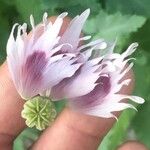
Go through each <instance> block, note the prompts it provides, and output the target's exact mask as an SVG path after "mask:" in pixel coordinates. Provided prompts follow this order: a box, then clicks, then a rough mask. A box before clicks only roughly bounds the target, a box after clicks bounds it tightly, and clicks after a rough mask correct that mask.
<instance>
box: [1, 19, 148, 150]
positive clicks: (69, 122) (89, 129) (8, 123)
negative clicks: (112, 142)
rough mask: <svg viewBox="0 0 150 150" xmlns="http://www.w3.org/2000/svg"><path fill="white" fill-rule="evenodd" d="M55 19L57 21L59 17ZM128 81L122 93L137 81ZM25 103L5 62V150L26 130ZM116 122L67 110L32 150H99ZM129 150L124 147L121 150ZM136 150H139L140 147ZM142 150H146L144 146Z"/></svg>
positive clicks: (3, 120)
mask: <svg viewBox="0 0 150 150" xmlns="http://www.w3.org/2000/svg"><path fill="white" fill-rule="evenodd" d="M51 20H55V17H52V18H51ZM68 22H69V19H68V20H66V21H65V22H64V25H63V27H64V28H63V29H62V31H61V32H63V31H64V30H65V28H66V26H67V24H68ZM39 32H40V31H39ZM125 78H131V79H132V82H131V83H130V84H129V86H128V87H124V88H123V89H122V93H125V94H130V93H131V91H132V89H133V81H134V79H133V73H132V71H130V72H129V73H128V74H126V76H125ZM23 104H24V100H22V99H21V97H20V96H19V94H18V93H17V91H16V89H15V87H14V85H13V82H12V80H11V77H10V74H9V71H8V67H7V64H6V62H5V63H4V64H3V65H2V66H1V67H0V148H1V149H2V150H10V149H12V145H13V141H14V140H15V138H16V136H17V135H18V134H19V133H20V132H21V131H22V130H23V129H24V128H26V125H25V122H24V120H23V119H22V118H21V111H22V109H23ZM116 115H119V113H117V114H116ZM114 122H115V120H114V119H103V118H99V117H92V116H87V115H84V114H80V113H77V112H74V111H72V110H71V109H69V108H65V109H64V110H63V112H62V113H61V114H60V115H59V116H58V118H57V119H56V121H55V122H54V124H53V125H52V126H51V127H49V128H47V129H46V130H45V131H44V132H43V134H42V135H41V136H40V138H39V139H38V140H37V142H36V143H35V144H34V145H33V147H32V149H33V150H48V149H50V150H96V149H97V147H98V146H99V143H100V142H101V141H102V139H103V137H104V136H105V135H106V134H107V132H108V131H109V130H110V129H111V127H112V126H113V124H114ZM128 144H133V143H128ZM135 145H137V144H135ZM125 149H126V150H127V148H125ZM125 149H123V147H122V148H120V149H119V150H125ZM135 149H136V150H138V149H137V148H136V146H135ZM128 150H129V149H128ZM132 150H134V148H132ZM139 150H140V149H139ZM141 150H144V146H143V149H142V148H141ZM145 150H146V148H145Z"/></svg>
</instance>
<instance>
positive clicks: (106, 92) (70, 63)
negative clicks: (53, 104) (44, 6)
mask: <svg viewBox="0 0 150 150" xmlns="http://www.w3.org/2000/svg"><path fill="white" fill-rule="evenodd" d="M89 13H90V10H89V9H87V10H85V11H84V12H83V13H82V14H81V15H79V16H76V17H75V18H74V19H73V20H72V21H71V22H70V24H69V26H68V27H67V29H66V30H65V32H64V33H63V34H62V35H60V29H61V26H62V23H63V19H64V17H65V16H66V15H67V13H62V14H61V15H59V16H58V17H57V19H56V20H55V22H54V23H53V24H52V23H51V22H48V20H47V13H45V14H44V16H43V23H41V24H40V25H39V26H37V27H35V25H34V19H33V17H32V16H31V17H30V22H31V25H32V30H33V31H32V35H31V36H27V32H26V28H27V25H26V24H23V25H22V26H20V25H19V26H18V33H17V37H16V39H15V38H14V35H13V34H14V30H15V28H16V26H17V25H18V24H15V25H14V26H13V28H12V32H11V34H10V37H9V40H8V43H7V62H8V67H9V70H10V73H11V76H12V79H13V82H14V84H15V87H16V89H17V91H18V92H19V94H20V95H21V96H22V97H23V98H24V99H31V98H33V97H35V96H38V95H41V96H48V97H50V99H51V100H53V101H56V100H61V99H64V98H65V99H67V101H68V103H69V106H70V107H71V108H73V109H74V110H78V111H81V112H83V113H86V114H89V115H94V116H100V117H105V118H109V117H115V116H114V115H113V114H112V112H114V111H119V110H123V109H125V108H134V109H135V107H133V106H132V105H131V104H127V103H125V102H122V101H121V100H122V99H124V98H129V99H131V100H132V101H135V102H137V103H143V102H144V100H143V99H142V98H140V97H137V96H129V95H123V94H121V93H119V91H120V90H121V88H122V86H124V85H128V84H129V82H130V79H126V80H123V77H124V75H125V74H126V73H127V72H128V71H129V70H130V69H131V67H132V65H133V64H132V63H131V64H129V65H128V67H127V68H126V69H125V66H126V64H127V63H128V62H129V60H130V59H128V58H127V57H128V56H130V55H131V54H132V53H133V52H134V51H135V49H136V47H137V45H138V44H137V43H133V44H131V45H130V46H129V48H128V49H127V50H126V51H125V52H124V53H123V54H118V53H114V52H113V49H114V44H111V45H109V44H108V43H106V42H105V41H104V40H103V39H98V40H95V41H92V42H89V43H86V44H84V45H80V42H81V41H85V40H89V39H90V38H91V37H90V36H85V37H80V35H81V30H82V28H83V25H84V23H85V21H86V19H87V17H88V16H89ZM39 30H40V31H42V32H40V33H39ZM82 43H83V42H82ZM106 47H107V49H108V50H107V51H106V52H105V53H102V50H103V49H105V48H106ZM105 50H106V49H105ZM98 53H100V55H98Z"/></svg>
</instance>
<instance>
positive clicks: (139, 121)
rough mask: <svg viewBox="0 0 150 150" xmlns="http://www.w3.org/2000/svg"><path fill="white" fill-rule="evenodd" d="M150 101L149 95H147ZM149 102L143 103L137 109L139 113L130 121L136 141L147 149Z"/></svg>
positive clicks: (149, 145)
mask: <svg viewBox="0 0 150 150" xmlns="http://www.w3.org/2000/svg"><path fill="white" fill-rule="evenodd" d="M149 99H150V95H149ZM149 114H150V101H149V102H145V104H144V105H142V106H141V107H140V108H139V113H138V114H137V115H136V117H135V118H134V120H133V121H132V128H133V129H134V131H135V134H136V138H137V140H139V141H141V142H142V143H143V144H145V145H146V146H147V147H149V148H150V142H149V141H150V118H149Z"/></svg>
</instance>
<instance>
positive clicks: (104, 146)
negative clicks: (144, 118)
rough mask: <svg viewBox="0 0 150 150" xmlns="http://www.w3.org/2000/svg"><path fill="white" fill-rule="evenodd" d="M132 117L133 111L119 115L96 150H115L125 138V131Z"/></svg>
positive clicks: (126, 111)
mask: <svg viewBox="0 0 150 150" xmlns="http://www.w3.org/2000/svg"><path fill="white" fill-rule="evenodd" d="M134 115H135V111H133V110H125V111H124V112H123V113H122V114H121V116H120V118H119V121H118V122H116V124H115V125H114V127H113V128H112V129H111V130H110V131H109V133H108V134H107V135H106V136H105V138H104V139H103V141H102V143H101V145H100V147H99V149H98V150H116V149H117V147H118V146H119V145H120V144H122V142H123V140H124V138H125V137H126V133H127V129H128V127H129V125H130V121H131V119H132V118H133V116H134Z"/></svg>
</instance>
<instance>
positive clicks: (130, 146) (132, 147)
mask: <svg viewBox="0 0 150 150" xmlns="http://www.w3.org/2000/svg"><path fill="white" fill-rule="evenodd" d="M118 150H148V148H147V147H146V146H145V145H144V144H143V143H141V142H138V141H128V142H126V143H124V144H122V145H121V146H120V147H119V148H118Z"/></svg>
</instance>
